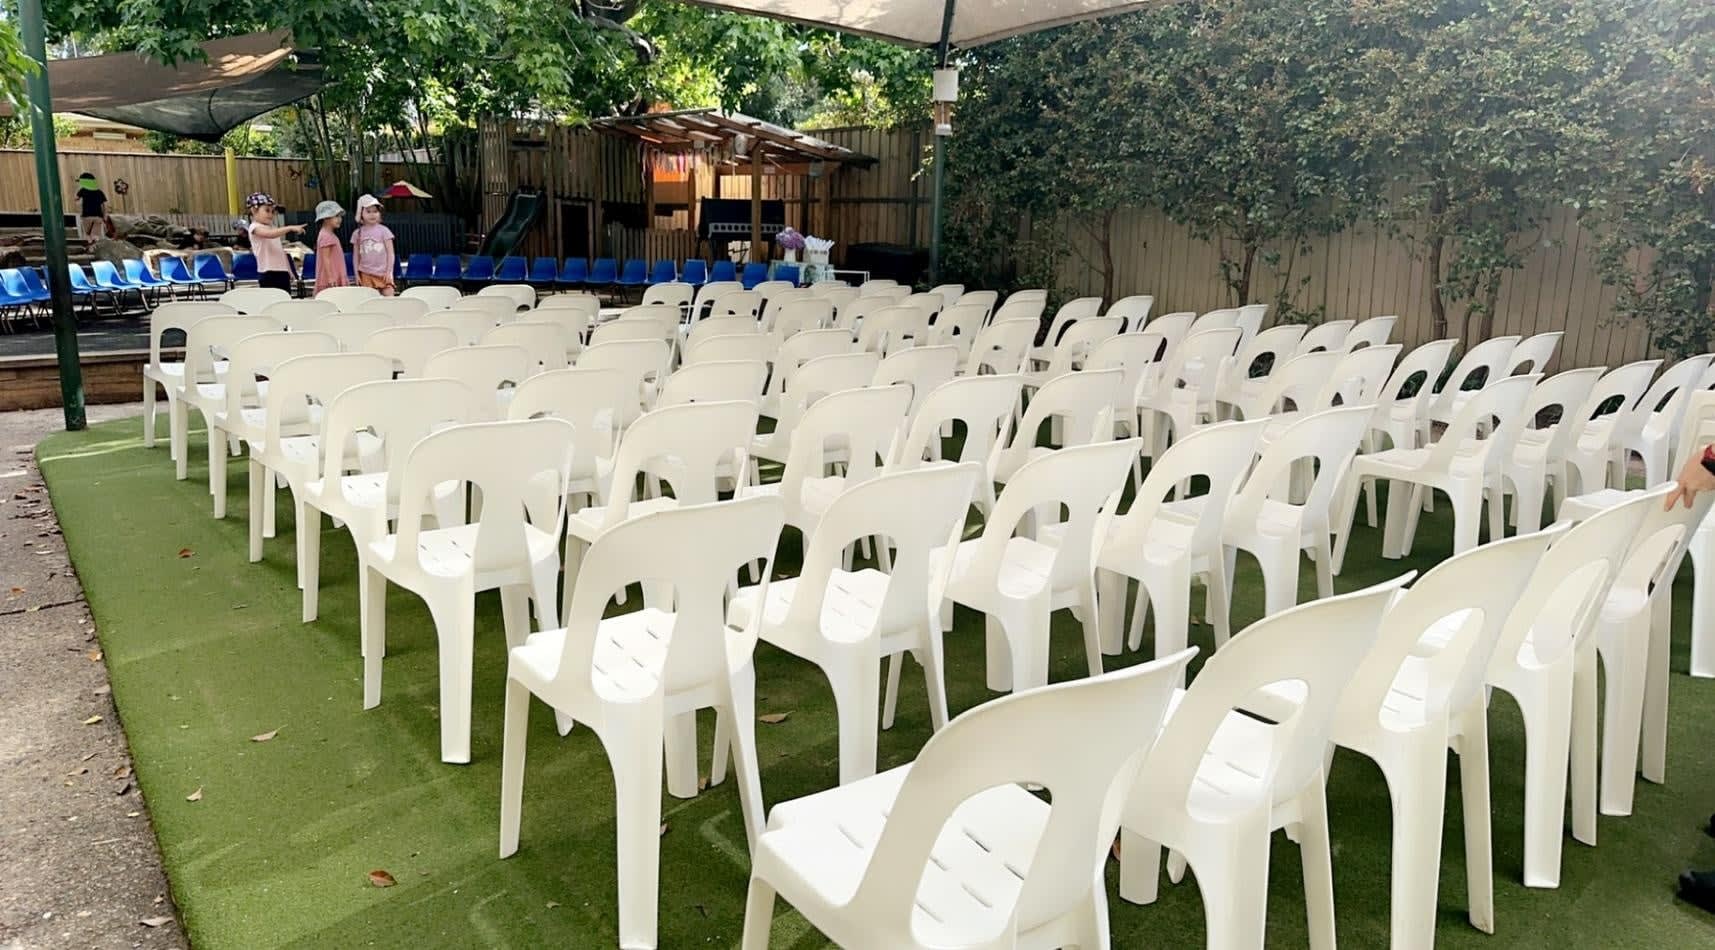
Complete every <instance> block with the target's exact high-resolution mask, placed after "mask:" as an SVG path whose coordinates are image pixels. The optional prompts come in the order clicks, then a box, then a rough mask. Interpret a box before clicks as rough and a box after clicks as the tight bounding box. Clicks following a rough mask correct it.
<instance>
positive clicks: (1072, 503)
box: [939, 374, 1141, 692]
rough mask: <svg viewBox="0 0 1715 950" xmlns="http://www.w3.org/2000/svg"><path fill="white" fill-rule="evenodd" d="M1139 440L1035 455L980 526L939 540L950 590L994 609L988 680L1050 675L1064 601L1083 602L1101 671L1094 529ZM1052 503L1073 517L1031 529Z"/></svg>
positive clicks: (955, 597) (1029, 681) (1016, 685)
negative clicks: (1049, 531) (1055, 620)
mask: <svg viewBox="0 0 1715 950" xmlns="http://www.w3.org/2000/svg"><path fill="white" fill-rule="evenodd" d="M1080 375H1081V374H1080ZM1044 391H1046V390H1044ZM1140 448H1141V444H1140V442H1139V441H1138V440H1137V439H1125V440H1120V441H1112V442H1096V443H1093V444H1090V445H1079V446H1073V447H1071V448H1065V449H1060V450H1058V451H1055V452H1050V453H1048V454H1046V455H1042V456H1040V457H1037V458H1033V459H1031V460H1030V461H1028V462H1026V463H1025V464H1024V465H1023V467H1021V468H1019V469H1018V471H1017V472H1015V473H1014V474H1013V476H1012V478H1011V479H1010V480H1009V481H1008V482H1007V484H1006V488H1005V489H1004V490H1003V491H1002V492H1001V494H1000V497H999V498H998V499H996V501H995V504H994V509H993V511H992V513H991V514H990V515H989V517H988V518H987V519H986V520H985V521H984V523H983V532H982V534H981V535H979V536H977V537H976V538H973V539H971V540H969V541H964V542H960V543H959V544H958V545H956V546H954V547H951V548H943V549H942V550H941V552H940V555H939V557H940V559H942V562H943V563H944V559H947V558H951V559H952V562H953V567H952V573H951V577H949V579H948V581H947V587H946V598H947V600H948V601H951V602H953V603H958V604H963V605H965V606H966V607H969V608H971V609H973V610H976V611H979V612H981V613H983V614H985V615H986V624H985V629H986V631H987V640H988V687H989V689H991V690H995V691H997V692H1006V691H1008V690H1012V691H1014V692H1016V691H1019V690H1023V689H1029V688H1032V687H1036V686H1045V685H1047V683H1048V635H1049V619H1050V617H1051V616H1052V614H1053V612H1054V611H1056V610H1059V609H1061V608H1063V607H1075V608H1077V611H1076V612H1077V614H1078V618H1079V620H1080V621H1081V622H1082V624H1083V628H1084V653H1085V660H1086V663H1087V665H1088V668H1089V673H1090V675H1091V676H1098V675H1100V674H1101V672H1102V650H1101V643H1100V640H1099V636H1098V630H1099V624H1100V620H1099V618H1098V616H1097V602H1096V580H1095V564H1094V563H1093V561H1094V559H1093V557H1092V553H1093V550H1094V547H1095V544H1094V538H1095V535H1096V531H1097V529H1098V521H1099V520H1100V516H1102V515H1103V513H1104V512H1105V513H1106V514H1108V515H1110V516H1111V515H1112V513H1113V511H1114V507H1115V506H1116V505H1117V504H1118V502H1119V497H1120V491H1121V490H1122V489H1123V488H1124V487H1125V480H1126V476H1127V475H1128V474H1130V472H1131V462H1132V458H1133V457H1134V456H1135V455H1136V454H1137V452H1138V450H1139V449H1140ZM1045 506H1055V510H1056V511H1058V507H1059V506H1063V507H1064V509H1065V520H1064V521H1062V522H1060V523H1059V524H1057V525H1056V528H1057V529H1058V530H1057V531H1056V532H1055V535H1054V537H1053V538H1051V539H1049V538H1047V537H1046V536H1045V535H1043V534H1042V533H1040V532H1038V537H1036V538H1032V537H1029V536H1028V533H1027V532H1028V531H1029V530H1030V528H1031V527H1032V524H1031V523H1032V522H1034V521H1035V520H1036V512H1037V510H1038V509H1041V508H1044V507H1045ZM1020 529H1024V530H1022V531H1021V530H1020ZM943 619H945V618H943Z"/></svg>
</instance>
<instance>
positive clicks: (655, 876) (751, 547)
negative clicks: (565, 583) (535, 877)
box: [500, 410, 780, 947]
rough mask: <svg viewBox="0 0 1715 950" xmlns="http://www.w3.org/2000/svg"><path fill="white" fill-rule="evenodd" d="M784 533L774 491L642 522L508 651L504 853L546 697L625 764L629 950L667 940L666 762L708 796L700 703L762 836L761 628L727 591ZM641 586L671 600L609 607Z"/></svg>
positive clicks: (603, 548) (622, 903) (623, 898)
mask: <svg viewBox="0 0 1715 950" xmlns="http://www.w3.org/2000/svg"><path fill="white" fill-rule="evenodd" d="M670 411H677V410H670ZM779 535H780V502H779V501H778V500H777V499H773V498H752V499H746V500H744V501H736V502H721V503H715V504H702V505H687V506H685V507H684V508H681V509H679V510H676V511H663V512H659V513H656V514H652V515H648V516H644V517H639V518H636V519H633V520H630V521H628V522H626V523H625V524H622V525H619V526H617V527H616V528H614V529H613V530H612V531H611V532H610V533H608V534H606V535H604V536H603V537H602V538H600V539H599V540H598V541H597V542H596V545H595V547H594V548H593V549H592V551H591V556H590V557H589V558H588V559H586V561H585V562H584V565H583V568H582V569H581V570H580V571H579V572H578V573H577V575H576V578H577V580H576V583H575V584H574V585H573V586H572V591H571V596H570V597H569V598H568V603H567V607H566V613H565V622H564V625H563V629H556V630H545V631H542V632H541V633H537V634H534V635H532V636H531V637H529V638H528V639H526V640H525V641H524V642H523V644H521V645H517V646H514V647H513V648H512V650H511V653H510V655H509V657H508V661H507V674H506V676H507V679H506V730H505V744H504V746H503V748H502V752H501V772H500V776H501V777H500V856H501V857H502V858H505V857H509V856H511V855H512V854H514V853H516V852H517V850H518V831H519V824H520V819H521V817H522V815H521V813H522V810H523V793H524V758H525V745H524V744H525V738H526V735H527V732H528V729H527V726H528V719H529V708H530V697H531V696H532V695H534V696H536V697H538V698H540V699H541V700H542V701H543V702H545V703H547V704H548V705H549V706H551V707H553V709H554V711H555V713H556V715H557V716H560V717H564V718H567V719H568V720H571V719H575V720H577V721H580V722H583V723H584V724H586V725H587V726H588V727H589V728H590V729H591V730H592V731H594V732H595V734H596V735H597V736H598V737H599V738H600V739H601V746H602V749H603V751H604V752H605V753H606V754H607V757H608V761H609V763H610V764H611V766H612V769H613V774H614V784H615V788H614V807H615V810H616V821H615V824H616V825H617V837H618V842H617V844H618V848H617V851H618V858H617V872H618V873H617V878H618V891H619V945H620V946H622V947H653V946H655V944H656V920H657V911H658V907H657V904H658V901H659V893H660V883H661V881H660V866H661V850H660V849H661V830H660V829H661V779H662V771H663V768H662V765H663V759H665V761H666V763H667V765H668V767H667V769H666V771H667V780H668V789H669V791H672V792H673V793H674V794H683V795H684V796H685V797H689V796H693V795H695V794H696V793H697V776H696V770H695V768H694V767H691V768H687V766H694V765H695V755H696V742H695V739H696V733H695V730H694V726H695V722H694V716H695V713H696V711H697V710H698V709H705V708H709V707H713V708H714V709H716V710H717V715H718V716H719V720H720V722H721V723H723V724H725V726H726V728H725V729H724V730H717V731H720V732H722V735H719V736H717V737H716V741H717V744H730V745H731V746H732V749H733V754H734V758H735V760H736V761H737V771H738V786H739V788H738V799H739V803H740V806H741V808H742V810H743V812H744V829H745V836H746V839H747V841H748V842H750V843H751V847H752V849H754V848H755V846H756V845H755V842H757V841H758V840H759V839H760V835H761V830H762V821H763V814H762V811H763V804H762V785H761V779H760V778H759V768H760V767H759V765H758V763H757V753H756V740H755V719H756V686H755V679H756V674H755V671H754V669H753V667H752V666H751V652H752V650H753V649H754V646H755V643H756V630H755V629H754V628H752V629H748V630H734V629H732V628H731V627H729V626H727V624H726V623H725V617H724V610H725V606H724V599H725V595H726V593H727V590H728V587H729V585H730V584H731V583H732V579H733V577H734V576H735V575H736V574H737V572H738V569H739V566H740V565H741V564H744V563H746V562H748V561H751V560H754V559H757V558H764V559H766V558H771V557H772V556H773V554H774V548H775V543H776V541H777V540H778V538H779ZM693 538H694V539H695V542H694V543H687V539H693ZM763 576H765V577H766V576H767V574H766V573H765V574H764V575H763ZM637 582H642V583H644V584H645V586H649V585H662V586H665V587H668V588H670V589H671V590H672V592H673V594H672V598H671V609H670V610H669V609H665V608H658V607H646V608H645V609H643V610H641V611H634V612H631V613H625V614H618V615H615V616H611V617H604V616H603V614H604V613H605V612H606V609H607V606H608V602H609V601H610V600H611V599H613V597H614V596H615V595H616V594H621V593H623V591H624V590H625V588H626V586H627V585H629V584H633V583H637ZM687 782H688V787H686V786H685V784H684V783H687Z"/></svg>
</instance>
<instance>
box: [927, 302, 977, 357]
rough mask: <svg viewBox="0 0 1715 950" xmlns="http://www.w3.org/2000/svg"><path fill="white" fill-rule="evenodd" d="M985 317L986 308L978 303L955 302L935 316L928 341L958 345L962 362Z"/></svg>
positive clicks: (968, 354) (969, 350) (936, 344)
mask: <svg viewBox="0 0 1715 950" xmlns="http://www.w3.org/2000/svg"><path fill="white" fill-rule="evenodd" d="M987 319H988V310H987V309H986V308H984V306H983V305H982V304H980V303H972V304H965V303H961V304H955V305H953V306H951V307H948V308H947V309H945V310H943V311H941V315H940V316H939V317H937V318H936V320H935V323H934V325H933V326H931V327H930V328H929V340H928V342H929V343H930V345H933V346H942V345H947V344H951V345H953V346H956V347H958V348H959V362H960V363H963V362H964V361H965V360H966V359H967V358H969V357H970V355H971V344H972V343H973V342H975V340H976V338H977V334H978V333H979V332H981V331H982V328H983V323H984V321H986V320H987Z"/></svg>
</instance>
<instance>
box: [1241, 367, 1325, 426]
mask: <svg viewBox="0 0 1715 950" xmlns="http://www.w3.org/2000/svg"><path fill="white" fill-rule="evenodd" d="M1345 357H1346V354H1345V352H1344V351H1342V350H1317V351H1315V352H1313V353H1302V354H1300V355H1298V356H1294V357H1292V358H1291V359H1288V360H1287V361H1286V362H1285V363H1284V364H1282V365H1280V366H1277V367H1275V368H1274V371H1273V372H1271V373H1269V374H1268V375H1267V376H1263V377H1260V378H1259V379H1256V380H1254V381H1252V382H1253V383H1254V385H1250V386H1245V387H1242V391H1241V394H1240V399H1241V400H1242V401H1240V402H1238V403H1235V404H1234V408H1236V409H1237V410H1238V412H1237V415H1238V417H1239V418H1241V419H1266V418H1268V417H1270V416H1275V415H1278V414H1281V413H1286V412H1292V411H1297V410H1302V409H1307V408H1309V407H1310V406H1311V405H1312V404H1313V403H1314V402H1315V400H1316V396H1317V394H1318V393H1320V392H1321V391H1322V387H1323V386H1324V385H1325V384H1327V382H1328V381H1329V380H1330V379H1333V378H1334V371H1335V370H1336V369H1337V368H1338V367H1339V365H1340V361H1341V360H1342V359H1345ZM1288 407H1292V408H1290V409H1289V408H1288Z"/></svg>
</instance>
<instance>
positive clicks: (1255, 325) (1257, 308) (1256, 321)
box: [1233, 303, 1268, 346]
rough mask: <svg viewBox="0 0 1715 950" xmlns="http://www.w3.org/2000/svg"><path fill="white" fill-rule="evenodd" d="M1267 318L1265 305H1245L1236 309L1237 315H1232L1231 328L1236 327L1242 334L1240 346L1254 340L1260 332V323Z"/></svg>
mask: <svg viewBox="0 0 1715 950" xmlns="http://www.w3.org/2000/svg"><path fill="white" fill-rule="evenodd" d="M1267 316H1268V304H1266V303H1247V304H1245V305H1244V306H1242V307H1240V308H1238V313H1236V314H1234V315H1233V326H1235V327H1238V328H1239V332H1240V333H1241V334H1243V336H1241V337H1240V339H1241V341H1242V342H1241V343H1240V344H1239V345H1240V346H1243V345H1244V344H1245V343H1249V342H1250V341H1251V340H1253V339H1255V338H1256V335H1257V333H1258V332H1260V331H1261V330H1262V321H1263V319H1264V318H1266V317H1267Z"/></svg>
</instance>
